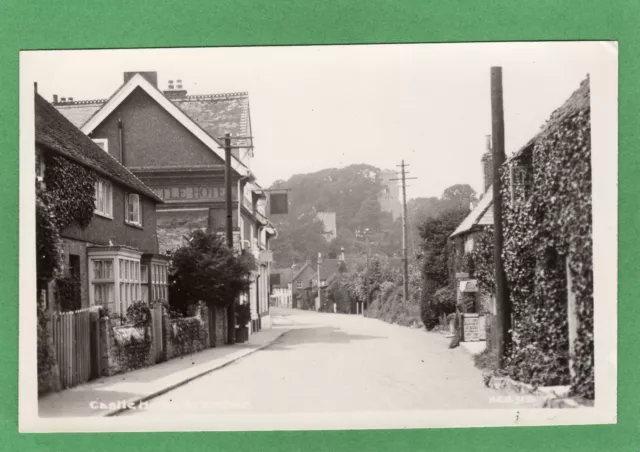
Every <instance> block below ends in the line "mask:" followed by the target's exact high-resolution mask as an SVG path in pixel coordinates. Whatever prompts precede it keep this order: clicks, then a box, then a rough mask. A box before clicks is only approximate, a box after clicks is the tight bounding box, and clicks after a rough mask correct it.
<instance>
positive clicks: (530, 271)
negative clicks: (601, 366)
mask: <svg viewBox="0 0 640 452" xmlns="http://www.w3.org/2000/svg"><path fill="white" fill-rule="evenodd" d="M587 93H588V92H587ZM587 95H588V94H587ZM519 158H521V159H522V160H527V159H530V160H529V162H528V163H529V167H530V171H531V173H532V177H533V183H532V184H531V186H530V188H528V187H526V188H525V190H527V189H528V190H527V191H526V193H523V192H520V193H515V196H513V197H512V196H511V195H512V186H511V172H510V171H509V164H507V165H505V166H503V168H502V170H501V180H502V199H503V217H502V222H503V231H504V248H503V253H502V258H503V262H504V268H505V274H506V277H507V283H508V287H509V297H510V300H511V304H512V308H513V325H512V344H511V347H510V349H509V350H508V357H507V361H506V365H505V368H504V372H505V373H506V374H508V375H510V376H512V377H513V378H516V379H517V380H520V381H523V382H526V383H531V384H534V385H557V384H571V389H572V392H573V393H574V394H575V395H578V396H580V397H584V398H586V399H593V398H594V397H595V389H594V363H593V250H592V246H593V245H592V235H591V234H592V213H591V122H590V109H589V108H588V107H587V108H583V109H579V110H578V111H575V112H573V113H572V114H568V115H566V116H564V117H563V118H562V120H560V121H558V122H557V123H555V124H553V126H552V127H548V128H547V129H545V131H544V132H543V133H542V134H541V135H539V136H538V137H537V139H536V141H535V143H534V144H533V147H532V148H531V149H529V150H527V151H525V152H524V153H523V155H521V156H520V157H519ZM510 164H521V162H517V161H516V162H511V163H510ZM513 189H516V190H517V189H523V188H522V187H518V186H515V185H514V188H513ZM470 257H471V264H472V268H473V273H474V277H475V278H476V279H477V280H478V284H479V286H480V289H481V290H482V291H484V292H486V293H489V294H495V273H494V272H495V270H494V266H493V230H492V228H487V229H486V230H485V231H484V232H482V233H479V234H477V235H476V240H475V246H474V251H473V252H472V253H471V254H470ZM567 260H568V262H569V265H568V268H569V271H570V276H571V280H572V290H573V294H574V295H575V299H576V311H577V320H578V330H577V337H576V340H575V344H574V355H573V356H572V357H571V358H572V359H573V370H574V373H573V374H574V376H573V377H572V376H571V372H570V370H569V358H570V356H569V337H568V336H569V334H568V321H567V318H568V312H567V274H566V269H567V266H566V262H567Z"/></svg>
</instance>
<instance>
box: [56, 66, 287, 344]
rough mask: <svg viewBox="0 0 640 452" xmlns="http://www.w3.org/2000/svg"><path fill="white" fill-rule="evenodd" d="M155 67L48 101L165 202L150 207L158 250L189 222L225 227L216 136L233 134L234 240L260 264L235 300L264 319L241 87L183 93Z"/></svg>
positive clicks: (263, 234)
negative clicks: (89, 93) (95, 91)
mask: <svg viewBox="0 0 640 452" xmlns="http://www.w3.org/2000/svg"><path fill="white" fill-rule="evenodd" d="M157 81H158V75H157V73H156V72H125V73H124V80H123V84H122V85H121V86H120V88H119V89H118V90H117V91H116V92H115V93H113V94H111V96H110V97H109V98H108V99H101V100H91V101H75V100H73V99H68V98H60V99H58V96H54V99H53V104H54V106H55V107H56V108H57V109H58V110H59V111H60V112H61V113H62V114H63V115H65V116H67V117H68V118H69V119H70V120H71V121H74V122H75V123H76V125H78V126H79V127H80V128H81V130H82V131H83V132H84V133H85V134H87V135H88V136H89V137H90V138H91V139H93V140H94V142H96V143H97V144H99V145H100V146H101V147H102V148H103V149H104V151H106V152H108V153H109V154H110V155H111V156H112V157H113V158H114V159H115V160H116V161H118V162H120V163H121V164H122V165H124V166H125V167H127V168H128V169H129V170H130V171H131V172H132V173H133V174H135V175H136V176H137V177H138V178H139V179H140V180H141V181H143V182H144V183H145V184H147V185H148V186H149V187H151V189H152V190H153V191H154V193H155V194H156V195H157V196H158V197H159V198H161V199H162V200H163V201H164V205H163V206H162V208H159V209H158V211H157V224H158V244H159V249H160V251H161V252H165V251H167V250H171V249H175V248H176V247H178V246H180V245H182V244H183V240H184V236H186V235H187V234H188V233H189V232H190V231H191V230H193V229H195V228H200V229H207V228H209V229H210V230H214V231H219V232H223V231H224V229H225V221H226V210H225V184H224V177H225V159H224V150H223V149H222V148H221V146H222V143H223V137H224V136H225V134H227V133H229V134H231V136H232V146H234V149H233V150H232V154H233V155H232V162H231V166H232V174H231V180H232V187H233V188H232V197H233V215H232V218H233V228H234V243H235V244H236V246H237V247H238V249H242V250H245V251H247V252H251V253H253V254H254V255H255V256H256V258H257V259H258V261H259V263H260V265H259V269H258V270H256V271H255V272H254V273H253V275H252V284H251V289H250V291H249V293H248V294H246V295H244V296H243V299H242V300H241V301H242V302H245V301H247V302H249V303H251V310H252V329H253V330H254V331H255V330H257V329H259V328H261V327H269V326H270V316H269V281H268V280H269V267H270V265H271V260H272V259H271V252H270V251H269V240H270V239H271V238H272V237H275V234H276V232H275V229H274V228H273V227H272V225H271V224H270V223H269V221H268V220H267V218H266V216H265V209H264V204H265V201H266V200H265V198H266V197H265V194H264V191H263V190H262V188H261V187H260V186H259V185H258V183H257V182H256V179H255V176H254V175H253V173H252V171H251V160H252V157H253V145H252V143H253V141H252V139H251V134H252V132H251V118H250V112H249V99H248V94H247V93H231V94H210V95H187V91H186V90H185V89H183V86H182V83H181V81H179V80H178V81H176V83H175V84H174V83H173V81H170V82H169V86H168V88H167V90H165V91H161V90H160V89H159V87H158V82H157Z"/></svg>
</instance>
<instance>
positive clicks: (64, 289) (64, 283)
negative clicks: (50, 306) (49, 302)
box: [56, 274, 82, 311]
mask: <svg viewBox="0 0 640 452" xmlns="http://www.w3.org/2000/svg"><path fill="white" fill-rule="evenodd" d="M81 289H82V283H81V282H80V276H78V275H73V274H72V275H67V276H63V277H61V278H58V279H57V280H56V300H57V301H58V307H59V308H60V310H61V311H76V310H78V309H80V308H81V307H82V291H81Z"/></svg>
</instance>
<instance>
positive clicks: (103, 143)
mask: <svg viewBox="0 0 640 452" xmlns="http://www.w3.org/2000/svg"><path fill="white" fill-rule="evenodd" d="M93 142H94V143H95V144H97V145H98V146H100V148H101V149H102V150H103V151H105V152H109V140H108V139H106V138H94V139H93Z"/></svg>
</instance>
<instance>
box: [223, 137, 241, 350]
mask: <svg viewBox="0 0 640 452" xmlns="http://www.w3.org/2000/svg"><path fill="white" fill-rule="evenodd" d="M231 195H232V193H231V134H230V133H226V134H225V135H224V196H225V201H226V206H227V225H226V226H227V227H226V232H227V246H228V247H229V248H230V249H233V202H232V196H231ZM239 209H240V193H238V210H239ZM227 325H228V327H227V342H229V344H235V343H236V300H235V299H233V300H231V303H230V304H229V306H228V307H227Z"/></svg>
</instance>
